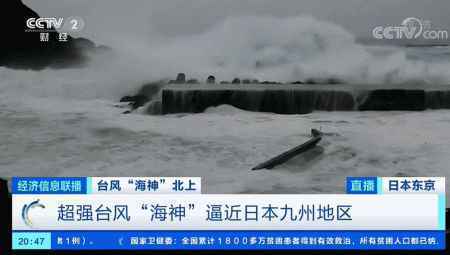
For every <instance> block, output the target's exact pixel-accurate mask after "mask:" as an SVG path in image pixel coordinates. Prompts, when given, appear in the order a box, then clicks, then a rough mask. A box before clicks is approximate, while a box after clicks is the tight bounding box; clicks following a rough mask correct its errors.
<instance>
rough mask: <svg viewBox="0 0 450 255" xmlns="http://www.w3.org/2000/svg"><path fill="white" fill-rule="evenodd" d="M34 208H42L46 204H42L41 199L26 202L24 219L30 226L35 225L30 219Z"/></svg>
mask: <svg viewBox="0 0 450 255" xmlns="http://www.w3.org/2000/svg"><path fill="white" fill-rule="evenodd" d="M34 208H42V209H45V205H43V204H41V203H40V201H39V199H37V200H35V201H33V202H31V203H29V204H24V205H23V207H22V220H23V222H24V223H25V225H27V226H28V227H30V228H32V227H33V222H32V221H31V219H30V211H31V210H32V209H34Z"/></svg>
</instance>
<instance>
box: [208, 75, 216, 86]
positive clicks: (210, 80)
mask: <svg viewBox="0 0 450 255" xmlns="http://www.w3.org/2000/svg"><path fill="white" fill-rule="evenodd" d="M206 83H207V84H214V83H216V77H214V76H213V75H210V76H208V78H207V79H206Z"/></svg>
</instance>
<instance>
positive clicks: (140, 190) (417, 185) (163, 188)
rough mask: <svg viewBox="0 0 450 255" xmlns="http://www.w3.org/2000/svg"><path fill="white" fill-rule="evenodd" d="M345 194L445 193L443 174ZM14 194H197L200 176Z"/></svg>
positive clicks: (32, 183)
mask: <svg viewBox="0 0 450 255" xmlns="http://www.w3.org/2000/svg"><path fill="white" fill-rule="evenodd" d="M345 187H346V193H347V194H393V193H402V194H415V193H425V194H428V193H439V194H445V178H444V177H347V179H346V185H345ZM12 191H13V194H172V193H177V194H200V193H201V178H200V177H13V180H12Z"/></svg>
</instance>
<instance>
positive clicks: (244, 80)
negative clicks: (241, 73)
mask: <svg viewBox="0 0 450 255" xmlns="http://www.w3.org/2000/svg"><path fill="white" fill-rule="evenodd" d="M242 84H250V80H249V79H243V80H242Z"/></svg>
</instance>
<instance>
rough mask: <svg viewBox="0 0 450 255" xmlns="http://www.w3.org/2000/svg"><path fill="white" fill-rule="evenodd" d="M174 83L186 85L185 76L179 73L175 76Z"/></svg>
mask: <svg viewBox="0 0 450 255" xmlns="http://www.w3.org/2000/svg"><path fill="white" fill-rule="evenodd" d="M175 82H176V83H177V84H183V83H186V74H184V73H179V74H178V75H177V79H176V80H175Z"/></svg>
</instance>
